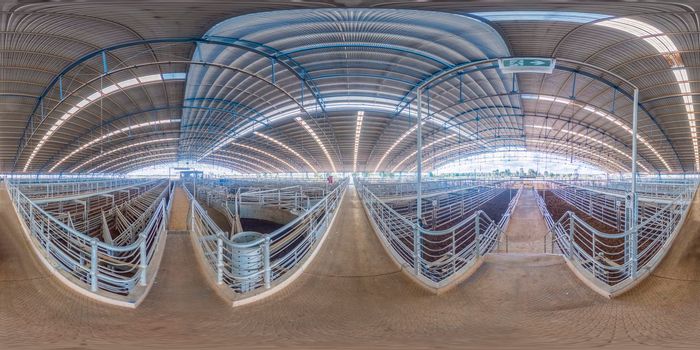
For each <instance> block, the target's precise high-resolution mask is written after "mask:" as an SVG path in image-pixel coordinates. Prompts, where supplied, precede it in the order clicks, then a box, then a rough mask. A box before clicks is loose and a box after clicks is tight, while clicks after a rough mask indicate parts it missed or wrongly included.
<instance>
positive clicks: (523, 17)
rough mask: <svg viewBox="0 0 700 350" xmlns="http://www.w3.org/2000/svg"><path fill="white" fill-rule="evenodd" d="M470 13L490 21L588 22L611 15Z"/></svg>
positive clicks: (519, 12)
mask: <svg viewBox="0 0 700 350" xmlns="http://www.w3.org/2000/svg"><path fill="white" fill-rule="evenodd" d="M471 15H474V16H478V17H481V18H485V19H487V20H489V21H492V22H499V21H544V22H572V23H590V22H594V21H598V20H601V19H606V18H610V17H612V16H609V15H603V14H599V13H587V12H568V11H489V12H473V13H471Z"/></svg>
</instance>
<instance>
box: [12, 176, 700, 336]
mask: <svg viewBox="0 0 700 350" xmlns="http://www.w3.org/2000/svg"><path fill="white" fill-rule="evenodd" d="M183 200H185V199H184V198H183V197H182V196H180V195H176V199H175V201H176V203H174V208H173V210H175V211H176V212H175V213H174V215H173V216H172V217H173V218H174V219H175V218H177V217H180V211H186V210H187V205H186V204H183V203H182V201H183ZM185 201H186V200H185ZM178 202H179V203H178ZM340 210H341V212H340V213H339V214H340V215H339V217H338V219H337V220H336V222H335V224H334V226H333V227H332V228H331V231H330V232H329V234H330V236H329V238H328V240H327V241H326V242H325V245H324V246H323V247H322V250H321V252H320V254H319V255H318V256H317V257H316V260H315V261H314V262H313V263H312V265H311V266H310V268H309V269H308V270H307V271H306V273H305V274H304V275H303V276H302V277H301V278H300V279H299V280H297V281H296V282H295V283H293V284H292V285H291V286H290V287H288V288H287V289H285V290H283V291H281V292H280V293H278V294H276V295H275V296H273V297H271V298H268V299H265V300H263V301H261V302H260V303H255V304H252V305H248V306H243V307H239V308H231V307H230V306H229V305H228V303H226V302H224V301H223V300H221V299H219V297H218V296H217V294H216V293H215V292H214V291H213V289H211V288H210V287H209V286H208V285H207V283H206V281H205V279H204V278H203V276H202V274H201V273H200V270H199V267H198V264H197V263H196V261H195V257H194V253H193V249H192V246H191V243H190V240H189V237H188V236H187V235H186V234H183V233H171V234H169V235H168V237H167V243H166V252H165V256H164V259H163V262H162V264H161V268H160V271H159V273H158V275H157V276H156V281H155V286H154V287H153V289H152V291H151V293H150V294H149V295H148V297H147V298H146V300H145V301H144V302H143V304H142V305H141V306H140V307H139V308H137V309H136V310H126V309H119V308H114V307H108V306H104V305H101V304H97V303H96V302H94V301H92V300H89V299H87V298H84V297H81V296H79V295H77V294H75V293H73V292H71V291H68V290H66V289H65V288H63V287H62V286H61V285H60V284H59V283H58V282H57V281H55V280H54V279H53V278H52V277H50V275H49V274H48V273H47V272H46V271H44V270H43V267H42V266H41V265H40V264H39V263H37V261H36V260H35V258H34V256H33V254H32V252H31V251H30V250H29V247H28V243H27V241H26V239H25V237H24V236H23V233H22V232H21V230H20V227H19V222H18V219H17V218H16V217H15V215H14V213H13V211H12V209H11V206H10V203H9V198H8V196H7V193H6V192H5V191H4V190H3V191H1V193H0V348H2V349H5V348H17V347H24V348H98V349H110V348H114V349H124V348H139V349H141V348H168V349H173V348H222V349H223V348H226V349H231V348H250V347H271V346H283V347H285V348H309V347H320V348H341V347H354V348H367V347H383V346H393V347H397V348H399V347H401V346H402V345H405V346H406V347H424V348H430V347H431V345H432V344H436V343H439V344H442V346H444V347H462V348H466V347H472V348H484V347H487V346H493V347H513V346H518V347H525V346H530V347H539V348H542V347H552V348H564V347H570V348H582V347H591V346H611V347H615V348H620V347H621V346H625V347H632V346H634V345H636V344H643V345H644V346H640V347H636V348H637V349H640V348H645V347H658V346H660V345H674V346H687V347H693V346H694V345H697V344H699V343H700V332H698V330H699V329H700V317H698V315H699V314H700V273H698V271H699V270H700V261H699V259H700V241H698V239H699V238H698V236H700V230H698V229H697V228H698V227H700V226H699V225H700V222H699V220H700V206H699V205H698V204H697V203H694V204H693V207H692V208H691V213H690V214H689V215H690V218H689V222H688V224H687V225H686V227H685V228H684V229H683V231H682V232H681V234H680V236H679V238H678V241H677V244H676V246H675V248H674V249H673V250H672V251H671V253H670V255H669V257H668V258H667V259H666V260H665V262H664V263H663V264H662V266H661V267H660V268H659V269H658V272H657V274H656V275H654V276H652V277H650V278H649V279H647V280H646V281H644V282H643V283H642V284H641V286H640V287H638V288H636V289H634V290H633V291H632V292H630V293H628V294H626V295H623V296H621V297H619V298H617V299H614V300H606V299H604V298H602V297H599V296H598V295H597V294H595V293H594V292H592V291H590V290H589V289H588V288H586V287H585V286H584V285H583V284H581V283H580V282H579V281H578V280H577V279H576V277H575V276H574V275H573V274H572V273H571V272H570V271H569V269H568V268H567V267H566V265H565V264H564V262H563V260H562V259H561V258H560V257H558V256H543V255H532V254H514V255H513V254H509V255H506V254H496V255H492V256H490V257H489V258H488V259H487V261H486V263H485V264H484V265H483V266H482V267H481V268H480V269H479V271H477V273H476V274H474V275H473V276H472V277H471V278H470V279H468V280H467V281H465V282H464V283H462V284H461V285H459V286H458V287H457V288H455V289H454V290H452V291H450V292H449V293H446V294H444V295H441V296H435V295H432V294H430V293H428V292H426V291H424V290H423V289H421V287H419V286H418V285H416V284H415V283H413V282H411V281H410V280H409V279H408V278H407V277H405V276H404V274H403V273H402V272H401V271H399V270H398V268H397V267H396V266H395V265H394V264H393V263H392V261H391V259H390V258H389V257H388V255H387V254H386V253H385V252H384V251H383V248H382V246H381V245H380V243H379V241H378V239H377V238H376V237H375V234H374V232H373V231H372V229H371V226H370V225H369V222H368V220H367V218H366V217H365V214H364V210H363V209H362V204H361V203H360V200H359V198H358V197H357V195H356V194H355V191H354V188H352V187H351V188H349V189H348V193H347V195H346V196H345V199H344V202H343V205H342V207H341V209H340ZM179 224H181V222H180V223H179ZM179 224H178V223H175V222H173V225H174V226H177V225H179ZM177 228H180V227H177ZM173 232H175V231H173ZM402 348H403V347H402Z"/></svg>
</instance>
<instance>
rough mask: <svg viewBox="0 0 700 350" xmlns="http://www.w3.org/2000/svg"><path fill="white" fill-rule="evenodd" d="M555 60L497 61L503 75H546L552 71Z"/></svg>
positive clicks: (532, 58)
mask: <svg viewBox="0 0 700 350" xmlns="http://www.w3.org/2000/svg"><path fill="white" fill-rule="evenodd" d="M555 65H556V59H554V58H539V57H514V58H501V59H499V60H498V68H500V69H501V71H502V72H503V73H547V74H551V73H552V71H554V66H555Z"/></svg>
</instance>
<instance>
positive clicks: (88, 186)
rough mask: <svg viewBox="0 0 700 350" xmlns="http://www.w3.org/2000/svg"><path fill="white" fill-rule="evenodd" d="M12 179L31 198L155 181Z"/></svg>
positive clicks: (69, 195)
mask: <svg viewBox="0 0 700 350" xmlns="http://www.w3.org/2000/svg"><path fill="white" fill-rule="evenodd" d="M10 181H12V183H13V185H14V186H15V187H18V188H19V190H20V191H21V192H22V193H23V194H24V195H25V196H26V197H27V198H29V199H31V200H33V201H36V200H47V199H57V198H62V197H73V196H79V195H86V194H87V195H89V194H91V193H101V192H105V191H109V190H112V189H117V188H123V187H129V186H135V185H139V184H145V183H148V182H153V180H149V179H145V180H144V179H90V180H88V181H56V180H55V179H51V180H47V181H38V182H35V181H27V180H23V181H21V182H14V181H13V180H10Z"/></svg>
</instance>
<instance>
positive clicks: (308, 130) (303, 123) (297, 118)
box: [294, 117, 336, 173]
mask: <svg viewBox="0 0 700 350" xmlns="http://www.w3.org/2000/svg"><path fill="white" fill-rule="evenodd" d="M294 120H296V121H297V123H299V124H301V126H303V127H304V129H306V132H308V133H309V135H311V137H312V138H313V139H314V141H316V144H318V146H319V147H321V150H322V151H323V154H325V155H326V158H327V159H328V162H330V163H331V168H333V172H334V173H335V172H336V170H335V164H334V163H333V159H332V158H331V155H330V154H329V153H328V150H327V149H326V146H325V145H324V144H323V142H321V139H320V138H319V137H318V135H316V132H314V130H313V129H312V128H311V126H309V124H307V123H306V121H304V119H301V117H296V118H294Z"/></svg>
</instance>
